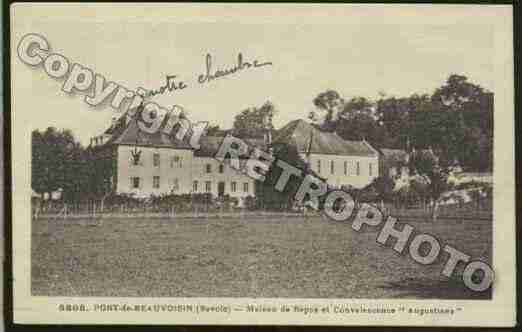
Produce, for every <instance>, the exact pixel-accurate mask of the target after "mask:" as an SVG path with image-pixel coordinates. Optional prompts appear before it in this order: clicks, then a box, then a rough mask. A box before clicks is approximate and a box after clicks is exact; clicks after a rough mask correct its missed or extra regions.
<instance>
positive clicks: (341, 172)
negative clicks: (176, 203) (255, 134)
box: [91, 117, 379, 202]
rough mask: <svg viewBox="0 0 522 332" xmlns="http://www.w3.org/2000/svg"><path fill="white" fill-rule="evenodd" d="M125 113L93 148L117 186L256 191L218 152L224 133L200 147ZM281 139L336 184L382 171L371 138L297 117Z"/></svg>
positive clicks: (154, 191) (141, 192)
mask: <svg viewBox="0 0 522 332" xmlns="http://www.w3.org/2000/svg"><path fill="white" fill-rule="evenodd" d="M124 118H125V117H122V119H120V120H118V121H115V122H113V124H112V126H111V128H109V129H108V130H107V131H106V132H105V133H104V134H103V135H101V136H98V137H95V138H93V139H92V140H91V146H92V148H94V149H96V150H97V151H98V152H97V154H98V155H100V156H104V158H105V160H106V164H107V165H111V166H110V167H111V169H110V170H109V171H108V172H107V174H108V177H109V178H110V179H109V180H108V181H106V182H109V183H110V187H111V190H112V191H113V192H116V193H119V194H134V195H136V196H137V197H147V196H150V195H162V194H195V193H211V194H212V196H214V197H220V196H224V195H229V196H230V197H235V198H238V199H239V201H240V202H241V201H242V200H243V199H244V198H245V197H247V196H255V193H256V188H255V186H256V183H255V180H253V179H251V178H250V177H248V176H246V175H244V174H242V173H240V172H238V171H236V170H234V169H232V168H231V167H230V166H229V165H227V164H221V163H220V162H219V161H218V160H216V159H214V158H213V156H214V155H215V153H216V152H217V151H218V149H219V146H220V144H221V142H222V140H223V139H224V137H208V136H204V137H202V138H201V140H200V145H201V148H200V149H198V150H194V149H193V148H192V147H191V146H190V145H189V144H188V143H187V142H185V141H182V140H181V141H180V140H177V139H175V138H174V137H172V136H169V135H166V134H164V133H162V132H161V131H159V132H157V133H154V134H149V133H144V132H142V131H140V130H139V128H138V125H137V123H136V121H130V122H128V121H125V120H124ZM247 143H248V144H249V145H250V146H256V147H258V148H261V149H264V150H267V148H268V144H267V143H268V142H265V141H264V140H255V139H249V140H247ZM278 144H289V145H294V146H295V147H296V148H297V150H298V152H299V154H300V156H301V157H302V158H303V159H304V160H306V161H307V162H308V163H309V165H310V168H311V170H313V171H314V172H315V173H316V174H317V175H318V176H320V177H321V178H323V179H325V180H326V181H327V182H328V184H329V185H330V186H333V187H341V186H343V185H350V186H353V187H357V188H362V187H364V186H366V185H368V184H369V183H371V182H372V180H373V179H374V178H376V177H378V176H379V154H378V152H377V151H376V150H375V149H374V148H373V147H371V146H370V145H369V144H368V143H367V142H365V141H345V140H343V139H341V138H340V137H339V136H337V135H336V134H332V133H325V132H322V131H320V130H318V129H317V128H315V127H314V126H312V125H310V124H308V123H306V122H305V121H303V120H296V121H292V122H290V123H289V124H288V125H287V126H285V127H283V128H282V129H281V130H280V131H278V134H277V137H276V138H275V139H274V142H273V145H274V146H275V145H278Z"/></svg>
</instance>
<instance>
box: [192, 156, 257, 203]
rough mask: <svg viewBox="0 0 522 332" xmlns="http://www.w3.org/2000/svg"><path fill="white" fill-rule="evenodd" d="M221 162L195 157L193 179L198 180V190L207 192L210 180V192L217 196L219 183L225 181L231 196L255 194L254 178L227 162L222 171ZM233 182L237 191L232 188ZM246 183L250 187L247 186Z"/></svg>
mask: <svg viewBox="0 0 522 332" xmlns="http://www.w3.org/2000/svg"><path fill="white" fill-rule="evenodd" d="M220 164H221V163H220V162H219V161H217V160H215V159H214V158H210V157H195V158H194V172H193V174H194V177H193V181H198V192H207V191H206V187H205V186H206V182H210V189H211V190H210V192H211V193H212V194H213V195H214V196H217V195H218V186H219V183H220V182H222V183H224V189H225V191H224V193H225V194H228V195H230V196H231V197H246V196H254V185H255V183H254V182H255V181H254V179H252V178H250V177H248V176H247V175H244V174H241V173H240V172H238V171H236V170H235V169H233V168H231V167H230V166H229V165H227V164H224V165H223V168H222V171H223V172H222V173H221V172H220V167H219V166H220ZM207 165H210V173H207ZM232 183H235V187H236V188H235V191H233V190H232V189H233V188H232V187H233V184H232ZM245 183H246V184H247V185H246V187H248V188H245ZM244 189H247V190H246V191H245V190H244Z"/></svg>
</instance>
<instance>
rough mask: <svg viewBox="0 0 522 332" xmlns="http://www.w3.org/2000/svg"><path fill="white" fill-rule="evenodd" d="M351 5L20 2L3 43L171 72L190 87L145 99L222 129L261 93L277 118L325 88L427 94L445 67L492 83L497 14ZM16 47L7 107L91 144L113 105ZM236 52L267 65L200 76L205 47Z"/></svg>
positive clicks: (286, 117) (153, 78) (224, 61)
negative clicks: (39, 41) (185, 7)
mask: <svg viewBox="0 0 522 332" xmlns="http://www.w3.org/2000/svg"><path fill="white" fill-rule="evenodd" d="M357 8H359V7H356V8H352V7H349V8H343V10H341V13H338V12H339V11H338V10H335V11H331V10H330V11H326V12H325V13H324V15H323V16H321V15H319V14H317V15H315V16H314V15H312V13H318V12H319V11H311V10H309V9H305V10H304V11H303V12H302V13H301V12H300V11H299V10H295V11H286V12H285V11H284V10H281V11H278V12H274V11H273V10H272V11H270V10H265V9H266V8H265V9H263V8H261V9H263V10H260V13H261V15H260V16H259V17H256V16H246V15H244V14H242V12H241V11H239V10H238V11H237V13H235V12H233V11H227V13H228V16H220V15H217V14H216V12H207V13H206V14H205V13H204V14H202V15H195V14H192V16H190V15H184V16H183V17H181V15H180V14H179V13H178V14H177V12H176V11H174V10H173V8H168V10H162V9H161V8H156V7H154V8H153V9H154V10H152V11H150V12H147V11H144V13H141V11H138V10H137V8H134V11H132V12H131V13H136V14H135V15H134V16H132V15H130V14H129V13H127V12H125V11H124V12H115V11H114V10H115V9H110V10H112V11H110V10H109V9H108V8H104V7H101V8H99V7H96V8H95V9H92V10H91V11H89V10H87V11H84V12H83V14H82V15H79V16H73V15H71V11H77V10H79V9H80V8H76V7H75V8H67V9H66V10H62V11H59V10H55V11H53V12H52V13H53V14H54V15H49V13H46V12H45V10H40V11H37V10H28V9H27V8H25V7H20V8H17V9H16V10H15V12H14V13H15V15H14V16H13V20H14V21H13V22H14V28H13V35H12V45H15V44H16V43H18V42H19V40H20V39H21V38H22V36H23V35H25V34H27V33H31V32H33V33H39V34H40V35H42V36H44V37H45V38H46V39H47V40H48V41H49V43H50V45H51V48H52V50H53V52H56V53H60V54H62V55H64V56H65V57H67V58H68V59H69V60H70V61H71V63H72V62H77V63H79V64H82V65H83V66H87V67H89V68H91V69H92V70H93V71H94V72H96V73H99V74H102V75H104V76H105V77H106V78H107V79H108V80H112V81H115V82H117V83H119V84H121V85H122V86H125V87H127V88H129V89H133V90H134V89H137V88H138V87H143V88H145V89H157V88H159V87H160V86H162V85H164V81H165V76H166V75H176V76H177V77H178V78H179V79H180V80H182V81H184V82H185V83H186V84H187V85H188V87H187V88H186V89H184V90H182V91H176V92H172V93H166V94H163V95H158V96H155V97H154V98H153V99H152V100H153V101H155V102H157V103H158V104H159V105H161V106H165V107H166V106H169V105H174V104H178V105H181V106H183V107H184V108H185V109H187V110H188V111H189V116H190V119H191V120H193V121H209V122H210V123H212V124H218V125H220V126H221V127H222V128H230V127H231V126H232V123H233V119H234V116H235V115H236V114H238V113H239V112H240V111H242V110H244V109H246V108H249V107H254V106H261V105H262V104H263V103H264V102H266V101H271V102H272V103H273V104H274V105H275V107H276V109H277V111H278V114H277V116H276V117H275V118H274V125H275V126H276V128H279V127H282V126H283V125H285V124H286V123H287V122H289V121H291V120H294V119H298V118H306V116H307V114H308V113H309V112H310V111H311V110H313V103H312V100H313V98H314V97H315V96H317V95H318V94H319V93H321V92H323V91H325V90H327V89H333V90H336V91H338V92H339V93H340V94H341V95H342V96H343V97H344V98H345V99H347V98H351V97H354V96H364V97H367V98H373V99H375V98H377V97H378V94H379V92H384V93H385V94H386V95H389V96H408V95H411V94H412V93H431V92H433V91H434V89H436V88H437V87H439V86H440V85H442V84H443V83H444V81H445V79H446V78H447V77H448V76H449V75H450V74H452V73H458V74H463V75H466V76H468V77H469V79H470V80H471V81H472V82H474V83H476V84H479V85H481V86H483V87H485V88H487V89H489V90H491V91H493V92H494V90H495V89H494V80H493V76H494V75H493V74H494V66H493V63H494V56H495V34H494V31H495V30H494V25H493V22H495V17H494V15H491V14H487V13H485V12H484V11H479V12H477V13H475V14H474V13H473V10H471V11H470V10H464V11H461V12H459V13H460V14H459V15H458V16H455V15H454V13H453V19H452V16H451V15H448V16H446V17H443V16H440V12H430V11H418V12H414V13H415V14H416V15H406V14H404V15H403V14H402V13H403V12H400V15H398V14H397V13H398V12H397V10H395V12H387V11H382V10H380V11H361V10H360V9H357ZM107 12H110V13H112V14H111V15H107V14H106V13H107ZM149 13H152V14H150V15H149ZM285 13H286V14H287V15H286V17H287V19H285V15H283V14H285ZM404 13H408V11H404ZM300 14H303V15H300ZM370 14H372V15H370ZM328 15H331V18H329V16H328ZM274 17H276V18H277V19H273V18H274ZM455 17H456V18H457V19H455ZM497 19H498V18H497ZM12 48H16V46H15V47H12ZM14 52H15V50H14V51H13V52H12V57H13V58H12V70H13V71H12V77H13V84H14V86H15V87H16V89H15V90H16V94H15V95H14V103H13V112H20V113H21V112H24V114H25V113H31V116H30V117H27V119H28V123H27V125H28V129H27V130H32V129H44V128H46V127H48V126H55V127H57V128H69V129H71V130H72V131H73V133H74V134H75V135H76V136H77V137H78V138H79V139H80V140H81V142H82V143H84V144H88V142H89V139H90V137H92V136H94V135H98V134H101V133H102V132H103V130H105V129H106V128H107V127H108V126H109V125H110V120H111V118H112V117H114V116H117V115H118V114H117V113H114V112H113V110H112V109H111V108H110V107H104V108H93V107H90V106H89V105H87V104H86V103H85V102H84V100H83V98H84V97H83V96H82V95H81V94H78V93H76V94H72V95H68V94H67V93H65V92H63V91H61V86H62V84H63V80H56V79H52V78H50V77H49V76H47V74H46V73H45V72H44V70H43V69H42V67H36V68H31V67H30V66H28V65H26V64H24V63H22V62H21V61H20V60H19V59H18V58H17V57H16V53H14ZM240 52H241V53H242V54H243V57H244V59H245V61H253V60H255V59H257V60H258V61H259V62H266V61H269V62H271V63H272V65H271V66H264V67H261V68H255V69H249V70H243V71H241V72H238V73H236V74H234V75H231V76H229V77H226V78H221V79H219V80H215V81H212V82H210V83H208V84H199V83H198V82H197V77H198V75H200V74H203V73H205V56H206V54H211V56H212V61H213V68H215V69H218V68H226V67H231V66H233V65H234V64H235V63H236V62H237V55H238V53H240ZM29 96H30V98H29ZM19 110H23V111H19ZM27 110H30V112H26V111H27ZM14 116H16V115H14ZM24 116H25V115H24Z"/></svg>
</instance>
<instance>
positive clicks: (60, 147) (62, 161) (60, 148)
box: [31, 127, 86, 197]
mask: <svg viewBox="0 0 522 332" xmlns="http://www.w3.org/2000/svg"><path fill="white" fill-rule="evenodd" d="M83 153H84V150H83V148H82V146H81V145H80V143H79V142H77V141H76V139H75V138H74V136H73V134H72V132H71V131H70V130H61V131H59V130H57V129H56V128H54V127H49V128H47V129H46V130H45V131H43V132H40V131H38V130H35V131H33V132H32V151H31V155H32V160H31V171H32V174H31V187H32V188H33V190H34V191H36V192H37V193H39V194H41V195H44V194H45V193H47V194H48V195H49V197H50V196H51V194H52V192H54V191H56V190H58V189H62V190H63V193H64V195H66V194H68V193H70V192H71V191H74V190H78V188H81V187H82V185H83V184H85V179H84V178H82V175H83V174H85V171H84V167H86V165H85V163H84V160H83ZM79 181H82V182H81V183H79ZM73 188H77V189H73Z"/></svg>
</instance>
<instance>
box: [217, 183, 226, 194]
mask: <svg viewBox="0 0 522 332" xmlns="http://www.w3.org/2000/svg"><path fill="white" fill-rule="evenodd" d="M223 196H225V182H219V183H218V197H223Z"/></svg>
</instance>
